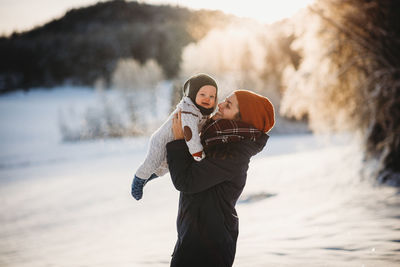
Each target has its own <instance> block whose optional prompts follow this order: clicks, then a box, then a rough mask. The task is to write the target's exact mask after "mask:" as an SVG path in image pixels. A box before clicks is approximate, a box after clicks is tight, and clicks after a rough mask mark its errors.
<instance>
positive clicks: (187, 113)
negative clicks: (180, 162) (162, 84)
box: [136, 96, 209, 179]
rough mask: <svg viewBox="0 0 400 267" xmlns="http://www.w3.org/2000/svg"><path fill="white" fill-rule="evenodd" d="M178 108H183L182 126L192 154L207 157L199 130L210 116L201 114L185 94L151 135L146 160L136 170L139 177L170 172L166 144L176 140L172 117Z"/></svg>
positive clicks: (200, 158) (194, 156)
mask: <svg viewBox="0 0 400 267" xmlns="http://www.w3.org/2000/svg"><path fill="white" fill-rule="evenodd" d="M178 110H181V120H182V128H183V132H184V136H185V141H186V144H187V146H188V148H189V152H190V154H192V156H193V158H194V159H195V160H196V161H200V160H202V159H203V158H204V157H205V154H204V152H203V146H202V145H201V142H200V136H199V132H200V130H201V128H202V127H203V125H204V123H205V122H206V120H207V119H208V118H209V116H208V115H203V114H201V112H200V110H199V109H198V108H197V107H196V106H195V105H194V104H193V102H192V100H191V99H190V98H189V97H187V96H184V97H183V98H182V100H181V101H180V102H179V104H178V105H177V106H176V109H175V110H174V111H173V112H172V113H171V115H170V116H169V117H168V119H167V121H166V122H164V123H163V125H161V126H160V128H158V130H156V131H155V132H154V133H153V134H152V136H151V137H150V144H149V149H148V152H147V155H146V158H145V160H144V162H143V163H142V164H141V165H140V167H139V169H138V170H137V172H136V176H137V177H139V178H142V179H148V178H149V177H150V176H151V175H152V174H153V173H155V174H156V175H157V176H163V175H164V174H166V173H167V172H168V164H167V150H166V148H165V146H166V145H167V143H168V142H171V141H172V140H174V134H173V132H172V119H173V116H174V115H175V114H176V113H177V112H178Z"/></svg>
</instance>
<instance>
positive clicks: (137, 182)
mask: <svg viewBox="0 0 400 267" xmlns="http://www.w3.org/2000/svg"><path fill="white" fill-rule="evenodd" d="M145 184H146V180H145V179H141V178H139V177H137V176H136V175H135V178H134V179H133V182H132V191H131V194H132V196H133V198H134V199H136V200H139V199H141V198H142V196H143V187H144V185H145Z"/></svg>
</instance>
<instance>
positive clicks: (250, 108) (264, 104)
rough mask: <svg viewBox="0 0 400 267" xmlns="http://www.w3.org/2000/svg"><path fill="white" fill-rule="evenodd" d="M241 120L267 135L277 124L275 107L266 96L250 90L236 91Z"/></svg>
mask: <svg viewBox="0 0 400 267" xmlns="http://www.w3.org/2000/svg"><path fill="white" fill-rule="evenodd" d="M234 93H235V95H236V98H237V100H238V103H239V112H240V117H241V120H242V121H244V122H247V123H249V124H251V125H253V126H254V127H255V128H257V129H258V130H260V131H262V132H264V133H267V132H269V131H270V130H271V129H272V127H274V124H275V112H274V106H273V105H272V103H271V101H269V99H268V98H267V97H265V96H262V95H259V94H256V93H253V92H251V91H248V90H236V91H235V92H234Z"/></svg>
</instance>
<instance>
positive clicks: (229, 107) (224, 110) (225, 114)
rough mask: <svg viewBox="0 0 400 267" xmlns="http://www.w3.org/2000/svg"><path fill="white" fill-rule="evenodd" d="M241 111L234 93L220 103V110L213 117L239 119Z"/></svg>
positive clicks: (215, 118)
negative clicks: (238, 115)
mask: <svg viewBox="0 0 400 267" xmlns="http://www.w3.org/2000/svg"><path fill="white" fill-rule="evenodd" d="M238 113H239V103H238V100H237V98H236V95H235V94H234V93H232V94H231V95H230V96H228V97H227V98H225V101H224V102H222V103H219V104H218V112H217V113H216V114H215V115H214V117H213V119H214V120H217V119H227V120H234V119H237V114H238Z"/></svg>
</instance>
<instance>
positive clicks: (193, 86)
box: [183, 73, 218, 103]
mask: <svg viewBox="0 0 400 267" xmlns="http://www.w3.org/2000/svg"><path fill="white" fill-rule="evenodd" d="M205 85H212V86H214V87H215V88H216V89H217V90H216V93H218V86H217V83H216V82H215V80H214V79H213V78H212V77H211V76H209V75H207V74H204V73H199V74H196V75H194V76H192V77H190V78H189V79H188V80H187V81H186V82H185V84H184V85H183V94H184V95H185V96H188V97H189V98H190V99H191V100H192V101H193V103H196V95H197V92H198V91H199V90H200V88H201V87H203V86H205Z"/></svg>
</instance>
